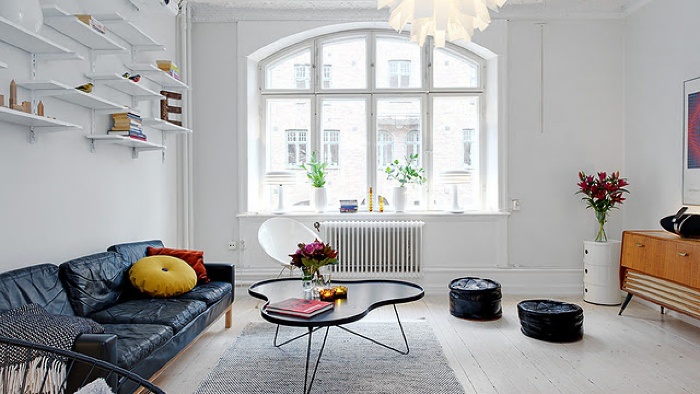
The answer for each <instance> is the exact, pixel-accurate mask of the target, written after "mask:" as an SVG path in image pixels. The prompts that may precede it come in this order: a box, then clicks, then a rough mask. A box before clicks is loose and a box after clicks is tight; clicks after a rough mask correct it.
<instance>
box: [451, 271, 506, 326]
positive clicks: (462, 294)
mask: <svg viewBox="0 0 700 394" xmlns="http://www.w3.org/2000/svg"><path fill="white" fill-rule="evenodd" d="M450 313H451V314H452V316H457V317H463V318H466V319H475V320H491V319H498V318H499V317H501V314H502V311H501V284H500V283H498V282H496V281H495V280H491V279H482V278H472V277H467V278H459V279H455V280H453V281H452V282H450Z"/></svg>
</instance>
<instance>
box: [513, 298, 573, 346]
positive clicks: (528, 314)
mask: <svg viewBox="0 0 700 394" xmlns="http://www.w3.org/2000/svg"><path fill="white" fill-rule="evenodd" d="M518 317H519V318H520V325H521V326H522V328H521V331H522V332H523V334H525V335H527V336H529V337H532V338H536V339H542V340H545V341H550V342H573V341H578V340H579V339H581V338H583V309H581V307H580V306H578V305H576V304H570V303H568V302H562V301H555V300H525V301H522V302H520V303H519V304H518Z"/></svg>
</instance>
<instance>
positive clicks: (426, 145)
mask: <svg viewBox="0 0 700 394" xmlns="http://www.w3.org/2000/svg"><path fill="white" fill-rule="evenodd" d="M430 100H431V98H430V94H427V93H426V94H424V95H423V96H422V100H421V101H422V103H421V107H422V111H423V122H422V126H423V127H421V129H422V130H421V133H423V134H422V136H421V138H422V141H423V146H422V147H421V148H422V149H423V152H422V156H423V169H424V170H425V175H426V177H427V178H428V182H426V185H425V187H424V188H423V201H425V202H426V204H425V209H426V210H430V209H432V206H433V203H432V201H430V195H431V191H432V190H433V187H434V186H433V184H434V182H435V180H434V178H435V176H434V174H433V136H432V135H433V123H432V118H431V116H432V112H433V111H432V103H431V101H430Z"/></svg>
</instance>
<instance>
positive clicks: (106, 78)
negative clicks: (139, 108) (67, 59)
mask: <svg viewBox="0 0 700 394" xmlns="http://www.w3.org/2000/svg"><path fill="white" fill-rule="evenodd" d="M86 76H87V77H88V78H90V79H92V80H93V81H100V82H103V83H104V84H105V85H107V86H109V87H111V88H113V89H116V90H119V91H120V92H123V93H126V94H128V95H130V96H131V97H133V98H134V99H135V100H137V101H149V100H163V99H165V96H163V95H161V94H160V93H156V92H154V91H152V90H151V89H148V88H147V87H145V86H143V85H140V84H139V83H138V82H134V81H132V80H130V79H129V78H124V77H122V76H121V75H119V74H117V73H114V74H86Z"/></svg>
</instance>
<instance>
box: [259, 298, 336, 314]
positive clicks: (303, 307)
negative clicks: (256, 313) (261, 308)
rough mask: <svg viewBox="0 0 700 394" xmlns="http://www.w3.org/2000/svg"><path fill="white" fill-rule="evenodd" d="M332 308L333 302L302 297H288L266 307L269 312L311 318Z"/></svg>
mask: <svg viewBox="0 0 700 394" xmlns="http://www.w3.org/2000/svg"><path fill="white" fill-rule="evenodd" d="M331 309H333V303H332V302H328V301H320V300H305V299H302V298H288V299H286V300H284V301H279V302H275V303H272V304H269V305H267V307H266V308H265V310H266V311H268V312H273V313H279V314H282V315H290V316H296V317H303V318H310V317H313V316H316V315H318V314H319V313H323V312H325V311H329V310H331Z"/></svg>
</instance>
